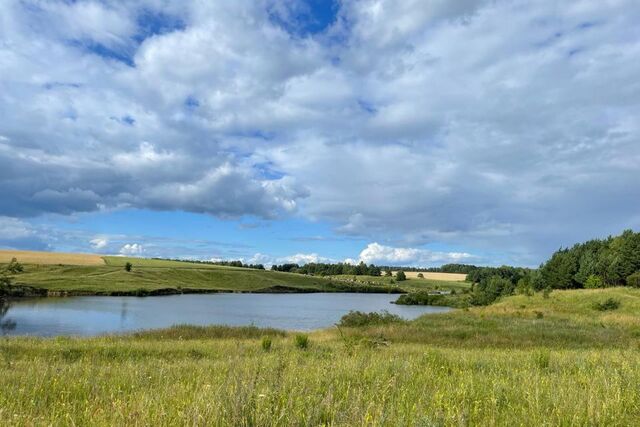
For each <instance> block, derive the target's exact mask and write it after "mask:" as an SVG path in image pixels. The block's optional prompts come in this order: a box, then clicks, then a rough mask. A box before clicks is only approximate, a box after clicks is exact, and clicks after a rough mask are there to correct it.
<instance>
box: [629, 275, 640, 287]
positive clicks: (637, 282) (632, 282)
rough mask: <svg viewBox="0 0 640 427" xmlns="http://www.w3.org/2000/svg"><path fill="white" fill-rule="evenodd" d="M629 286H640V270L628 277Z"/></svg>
mask: <svg viewBox="0 0 640 427" xmlns="http://www.w3.org/2000/svg"><path fill="white" fill-rule="evenodd" d="M627 286H633V287H634V288H640V271H636V272H635V273H633V274H632V275H630V276H629V277H627Z"/></svg>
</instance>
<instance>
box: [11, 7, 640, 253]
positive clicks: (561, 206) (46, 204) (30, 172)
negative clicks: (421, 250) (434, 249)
mask: <svg viewBox="0 0 640 427" xmlns="http://www.w3.org/2000/svg"><path fill="white" fill-rule="evenodd" d="M556 3H557V2H554V1H551V0H541V1H537V2H534V3H532V4H527V5H526V7H523V6H522V5H520V4H518V2H512V1H507V0H497V1H481V0H477V1H475V0H465V1H455V2H451V1H446V0H436V1H430V2H428V4H425V2H422V1H420V0H405V1H402V2H398V1H392V0H359V1H354V2H340V7H341V9H340V12H339V14H340V19H338V20H337V24H336V25H335V26H334V27H333V28H331V29H329V30H328V34H319V35H317V36H309V37H292V36H291V35H290V34H288V33H287V31H286V30H285V29H283V28H281V27H280V26H278V24H277V23H275V22H274V20H273V19H271V18H270V16H269V13H268V11H267V10H266V5H272V2H266V3H265V2H197V1H187V2H181V3H180V6H174V5H171V4H169V3H167V2H146V1H145V2H114V1H105V2H95V1H84V2H75V3H64V2H39V3H38V6H39V7H29V5H28V4H27V3H25V2H20V1H17V0H7V1H6V2H5V3H3V7H2V8H0V57H2V58H3V61H2V63H3V73H2V78H1V80H0V86H1V87H2V90H1V91H0V117H3V120H2V123H0V135H2V137H1V138H0V192H1V193H2V194H3V195H4V200H3V203H2V206H0V215H4V216H10V217H29V216H37V215H41V214H46V213H62V214H73V213H76V212H86V211H96V210H99V209H102V208H105V207H106V208H118V207H134V208H142V209H157V210H185V211H190V212H199V213H206V214H211V215H216V216H219V217H225V218H226V217H238V216H243V215H251V216H257V217H262V218H277V217H283V216H284V217H286V216H287V215H291V214H292V213H295V214H300V215H302V216H304V217H306V218H311V219H313V220H319V221H325V222H327V223H331V224H336V225H337V230H338V231H339V232H340V233H344V234H350V235H355V236H359V237H361V238H364V239H366V241H376V240H377V241H384V242H394V243H393V244H394V245H396V244H397V245H399V246H403V247H410V246H420V245H423V244H425V243H430V242H434V241H442V242H447V243H453V244H455V246H464V247H481V248H487V249H490V250H501V251H505V252H508V257H509V259H510V260H511V261H512V262H513V260H519V262H520V261H522V262H526V263H528V264H531V263H534V264H535V263H536V262H538V261H540V260H541V259H543V258H545V257H546V256H547V255H548V253H549V251H551V250H554V249H556V248H557V247H559V246H560V245H562V244H568V243H570V242H574V241H579V240H583V239H585V238H589V237H594V236H605V235H607V234H610V233H617V232H619V231H620V230H621V229H623V228H627V227H638V226H640V222H639V220H638V217H637V212H638V209H639V208H640V205H639V204H638V203H640V202H639V200H640V186H638V185H636V183H637V182H638V181H639V180H640V172H639V169H638V167H637V165H638V164H639V163H640V144H639V143H638V142H639V141H640V125H639V124H638V121H637V120H636V118H637V117H638V116H639V115H640V88H639V86H638V85H637V84H636V81H637V76H638V75H640V62H639V61H638V60H637V58H638V57H639V56H640V41H639V40H638V37H636V35H635V33H634V32H633V30H632V29H633V28H635V27H636V26H637V22H638V21H640V8H638V7H637V4H636V2H635V0H620V1H615V2H596V1H591V0H576V1H574V2H571V4H570V5H568V6H567V7H564V8H561V9H558V7H557V4H556ZM273 8H275V9H276V10H280V9H281V8H279V7H276V6H273ZM283 10H285V12H286V8H285V9H283ZM285 12H281V13H285ZM141 13H151V14H156V15H157V16H165V17H170V18H175V19H176V20H178V21H180V22H182V23H183V24H184V25H180V26H177V27H176V28H172V29H170V30H168V31H166V32H165V33H163V34H146V33H145V31H146V29H143V28H140V27H139V26H138V24H137V23H138V22H140V20H139V19H138V18H140V16H139V15H140V14H141ZM345 23H348V25H344V24H345ZM327 35H328V36H329V37H325V36H327ZM145 36H149V37H146V39H144V40H143V41H140V39H141V38H144V37H145ZM212 40H215V43H212V42H211V41H212ZM70 41H71V42H70ZM98 45H99V46H102V47H103V48H106V49H107V50H108V52H107V53H105V52H104V49H102V51H101V50H100V49H96V46H98ZM101 52H102V53H101ZM264 165H268V168H265V167H264ZM85 241H86V240H85ZM302 255H305V254H302ZM301 259H304V258H301Z"/></svg>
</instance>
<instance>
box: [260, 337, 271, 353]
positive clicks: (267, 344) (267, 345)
mask: <svg viewBox="0 0 640 427" xmlns="http://www.w3.org/2000/svg"><path fill="white" fill-rule="evenodd" d="M271 344H272V343H271V337H262V349H263V350H264V351H269V350H271Z"/></svg>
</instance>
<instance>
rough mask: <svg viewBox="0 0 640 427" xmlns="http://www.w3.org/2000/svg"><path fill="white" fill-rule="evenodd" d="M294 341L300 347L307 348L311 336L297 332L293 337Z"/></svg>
mask: <svg viewBox="0 0 640 427" xmlns="http://www.w3.org/2000/svg"><path fill="white" fill-rule="evenodd" d="M293 343H294V344H295V346H296V347H298V348H299V349H302V350H305V349H307V348H308V347H309V336H308V335H305V334H297V335H296V336H295V337H294V338H293Z"/></svg>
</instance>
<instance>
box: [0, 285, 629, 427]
mask: <svg viewBox="0 0 640 427" xmlns="http://www.w3.org/2000/svg"><path fill="white" fill-rule="evenodd" d="M608 298H614V299H616V300H617V301H619V302H620V305H619V307H618V309H616V310H610V311H599V310H597V309H594V304H597V303H602V302H604V301H606V300H607V299H608ZM539 313H541V315H540V314H539ZM374 323H375V322H374ZM295 336H296V334H295V333H285V332H283V331H278V330H260V329H258V328H252V327H249V328H229V327H221V326H218V327H210V328H198V327H189V326H179V327H175V328H172V329H169V330H163V331H150V332H140V333H136V334H132V335H128V336H107V337H100V338H90V339H86V338H85V339H82V338H55V339H36V338H2V339H0V419H2V420H3V425H187V424H188V425H194V424H197V425H230V426H235V425H240V426H242V425H244V426H248V425H256V426H271V425H282V426H289V425H504V426H513V425H518V426H520V425H525V426H540V425H606V426H610V425H611V426H616V425H636V424H637V420H638V419H639V417H640V369H639V368H638V366H640V351H639V350H640V290H633V289H621V288H614V289H603V290H588V291H562V292H559V291H554V292H552V293H551V295H550V297H549V298H548V299H544V298H543V297H542V296H539V295H536V296H533V297H526V296H516V297H509V298H506V299H504V300H502V301H500V302H498V303H497V304H495V305H493V306H489V307H482V308H472V309H469V310H466V311H465V310H457V311H454V312H451V313H448V314H443V315H427V316H423V317H421V318H419V319H417V320H416V321H412V322H395V323H391V324H384V325H378V326H365V327H354V328H341V329H340V331H338V330H337V329H335V328H333V329H329V330H325V331H316V332H313V333H310V334H309V342H308V345H307V346H306V348H304V349H302V348H299V347H298V346H297V345H296V339H295ZM264 337H269V339H270V343H271V344H270V346H269V351H265V349H264V347H263V344H262V342H263V339H264Z"/></svg>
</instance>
